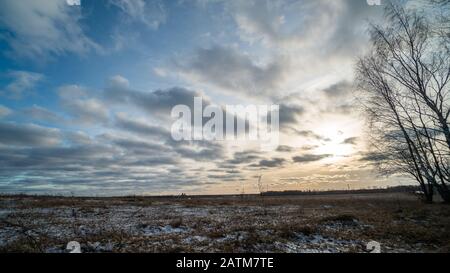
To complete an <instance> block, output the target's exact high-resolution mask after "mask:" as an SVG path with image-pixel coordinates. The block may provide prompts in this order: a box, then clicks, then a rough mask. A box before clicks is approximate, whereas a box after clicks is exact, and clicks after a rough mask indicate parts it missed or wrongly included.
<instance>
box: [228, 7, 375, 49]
mask: <svg viewBox="0 0 450 273" xmlns="http://www.w3.org/2000/svg"><path fill="white" fill-rule="evenodd" d="M227 7H228V9H227V10H228V12H229V13H230V15H231V16H232V17H233V18H234V20H235V22H236V24H237V27H238V29H239V31H240V32H239V33H240V37H241V38H242V40H244V41H248V42H250V43H256V42H262V44H264V45H267V46H269V47H274V46H278V47H283V48H285V49H293V48H297V49H303V48H305V47H306V48H307V47H313V48H314V49H322V52H327V53H330V54H331V53H332V54H343V53H344V54H347V55H352V54H354V53H355V52H357V50H360V49H361V46H362V44H363V42H364V41H365V40H366V39H367V37H366V33H364V24H363V23H364V19H365V18H368V17H379V16H380V15H381V13H382V8H373V7H370V6H369V5H367V3H365V1H356V2H355V1H352V0H337V1H331V2H330V1H327V0H309V1H270V0H259V1H256V0H245V1H230V2H229V3H228V5H227ZM299 18H301V20H299ZM355 21H357V22H360V23H359V24H355Z"/></svg>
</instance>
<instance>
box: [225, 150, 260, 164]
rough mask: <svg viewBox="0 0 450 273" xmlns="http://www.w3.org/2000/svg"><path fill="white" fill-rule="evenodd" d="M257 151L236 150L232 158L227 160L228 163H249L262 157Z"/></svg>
mask: <svg viewBox="0 0 450 273" xmlns="http://www.w3.org/2000/svg"><path fill="white" fill-rule="evenodd" d="M259 154H260V153H259V152H257V151H244V152H236V153H234V155H233V158H232V159H229V160H226V161H225V163H226V164H232V165H239V164H248V163H251V162H254V161H256V160H258V159H260V158H261V156H260V155H259Z"/></svg>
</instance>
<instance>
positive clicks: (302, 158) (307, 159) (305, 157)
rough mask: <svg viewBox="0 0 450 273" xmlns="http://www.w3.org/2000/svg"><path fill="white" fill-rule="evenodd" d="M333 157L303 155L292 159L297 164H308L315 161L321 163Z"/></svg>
mask: <svg viewBox="0 0 450 273" xmlns="http://www.w3.org/2000/svg"><path fill="white" fill-rule="evenodd" d="M330 156H333V155H331V154H320V155H315V154H305V155H301V156H294V157H293V158H292V160H294V162H296V163H308V162H314V161H319V160H322V159H324V158H327V157H330Z"/></svg>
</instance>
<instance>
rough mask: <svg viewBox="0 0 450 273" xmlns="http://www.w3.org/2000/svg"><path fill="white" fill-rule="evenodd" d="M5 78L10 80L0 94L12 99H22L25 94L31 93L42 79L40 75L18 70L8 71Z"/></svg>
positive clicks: (42, 76)
mask: <svg viewBox="0 0 450 273" xmlns="http://www.w3.org/2000/svg"><path fill="white" fill-rule="evenodd" d="M6 76H7V77H8V78H9V79H11V82H10V83H9V84H8V85H6V86H5V87H4V88H3V89H2V90H1V91H0V93H1V94H2V95H4V96H6V97H9V98H13V99H20V98H22V96H23V95H24V93H25V92H27V91H32V90H33V88H34V87H35V86H36V85H37V84H38V83H39V82H40V81H42V80H43V79H44V75H42V74H39V73H35V72H29V71H19V70H13V71H9V72H8V73H6Z"/></svg>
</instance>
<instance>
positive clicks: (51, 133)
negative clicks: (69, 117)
mask: <svg viewBox="0 0 450 273" xmlns="http://www.w3.org/2000/svg"><path fill="white" fill-rule="evenodd" d="M60 142H61V133H60V131H59V130H58V129H55V128H47V127H42V126H38V125H35V124H17V123H12V122H0V144H2V145H13V146H52V145H57V144H59V143H60Z"/></svg>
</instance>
